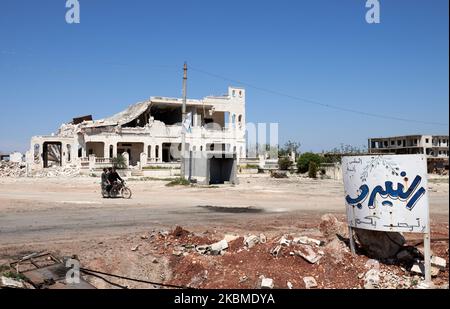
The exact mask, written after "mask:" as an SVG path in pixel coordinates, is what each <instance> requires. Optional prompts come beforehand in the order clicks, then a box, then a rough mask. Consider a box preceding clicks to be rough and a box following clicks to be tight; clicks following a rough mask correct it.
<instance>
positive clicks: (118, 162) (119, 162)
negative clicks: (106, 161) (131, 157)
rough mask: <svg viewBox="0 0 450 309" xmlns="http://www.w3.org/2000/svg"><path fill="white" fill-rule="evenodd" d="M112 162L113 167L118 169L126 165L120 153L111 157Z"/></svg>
mask: <svg viewBox="0 0 450 309" xmlns="http://www.w3.org/2000/svg"><path fill="white" fill-rule="evenodd" d="M112 163H113V165H114V167H115V168H118V169H124V168H126V167H127V164H126V162H125V157H124V156H122V155H121V154H119V155H117V157H116V158H113V159H112Z"/></svg>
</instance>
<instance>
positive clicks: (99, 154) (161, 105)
mask: <svg viewBox="0 0 450 309" xmlns="http://www.w3.org/2000/svg"><path fill="white" fill-rule="evenodd" d="M182 103H183V100H182V99H179V98H167V97H151V98H150V99H149V100H146V101H143V102H140V103H136V104H134V105H131V106H129V107H128V108H127V109H126V110H124V111H122V112H120V113H118V114H116V115H113V116H111V117H109V118H105V119H100V120H93V119H92V116H83V117H78V118H74V119H73V120H72V121H71V122H70V123H68V124H63V125H62V126H61V127H60V128H59V130H58V131H57V132H56V133H54V134H51V135H48V136H34V137H32V138H31V143H30V150H29V151H28V152H27V159H26V160H27V163H28V164H29V166H30V167H31V169H33V170H39V169H45V168H48V167H52V166H62V167H64V166H76V167H78V168H80V170H82V169H86V170H92V169H97V168H102V167H106V166H111V165H112V163H113V160H114V158H117V157H118V156H120V155H122V156H123V157H124V160H125V162H126V164H127V166H129V167H140V168H143V167H151V166H158V167H164V166H166V167H176V166H179V164H180V157H179V156H176V155H174V150H181V135H182V134H181V132H182ZM186 113H187V114H186V117H187V119H186V122H185V123H184V126H185V127H186V128H187V129H186V130H187V131H186V151H194V152H195V151H197V152H198V151H200V152H207V151H218V150H220V151H223V152H231V153H234V154H235V156H236V158H237V160H238V161H239V159H240V158H243V157H245V154H246V140H245V132H246V126H245V90H244V89H241V88H233V87H229V88H228V93H227V94H226V95H223V96H208V97H205V98H203V99H201V100H191V99H188V100H187V101H186ZM175 152H176V151H175Z"/></svg>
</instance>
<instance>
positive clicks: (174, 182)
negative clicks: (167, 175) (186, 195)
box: [166, 178, 191, 187]
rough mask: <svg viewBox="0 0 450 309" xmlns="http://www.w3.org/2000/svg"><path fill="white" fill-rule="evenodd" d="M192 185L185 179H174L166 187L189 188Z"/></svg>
mask: <svg viewBox="0 0 450 309" xmlns="http://www.w3.org/2000/svg"><path fill="white" fill-rule="evenodd" d="M190 184H191V183H190V182H189V180H187V179H183V178H176V179H173V180H172V181H171V182H169V183H167V184H166V186H168V187H173V186H189V185H190Z"/></svg>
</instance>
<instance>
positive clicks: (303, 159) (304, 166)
mask: <svg viewBox="0 0 450 309" xmlns="http://www.w3.org/2000/svg"><path fill="white" fill-rule="evenodd" d="M322 160H323V159H322V157H321V156H320V155H318V154H315V153H312V152H305V153H304V154H302V155H301V156H300V157H299V158H298V160H297V168H298V171H299V172H300V173H306V172H307V171H308V170H309V163H310V162H314V163H315V164H316V169H317V166H319V165H320V164H321V163H322Z"/></svg>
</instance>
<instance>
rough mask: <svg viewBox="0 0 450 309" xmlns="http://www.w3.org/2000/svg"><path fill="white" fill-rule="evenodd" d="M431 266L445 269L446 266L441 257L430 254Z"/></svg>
mask: <svg viewBox="0 0 450 309" xmlns="http://www.w3.org/2000/svg"><path fill="white" fill-rule="evenodd" d="M431 266H434V267H436V268H439V269H440V270H445V267H446V266H447V261H446V260H445V259H443V258H441V257H438V256H432V257H431Z"/></svg>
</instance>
